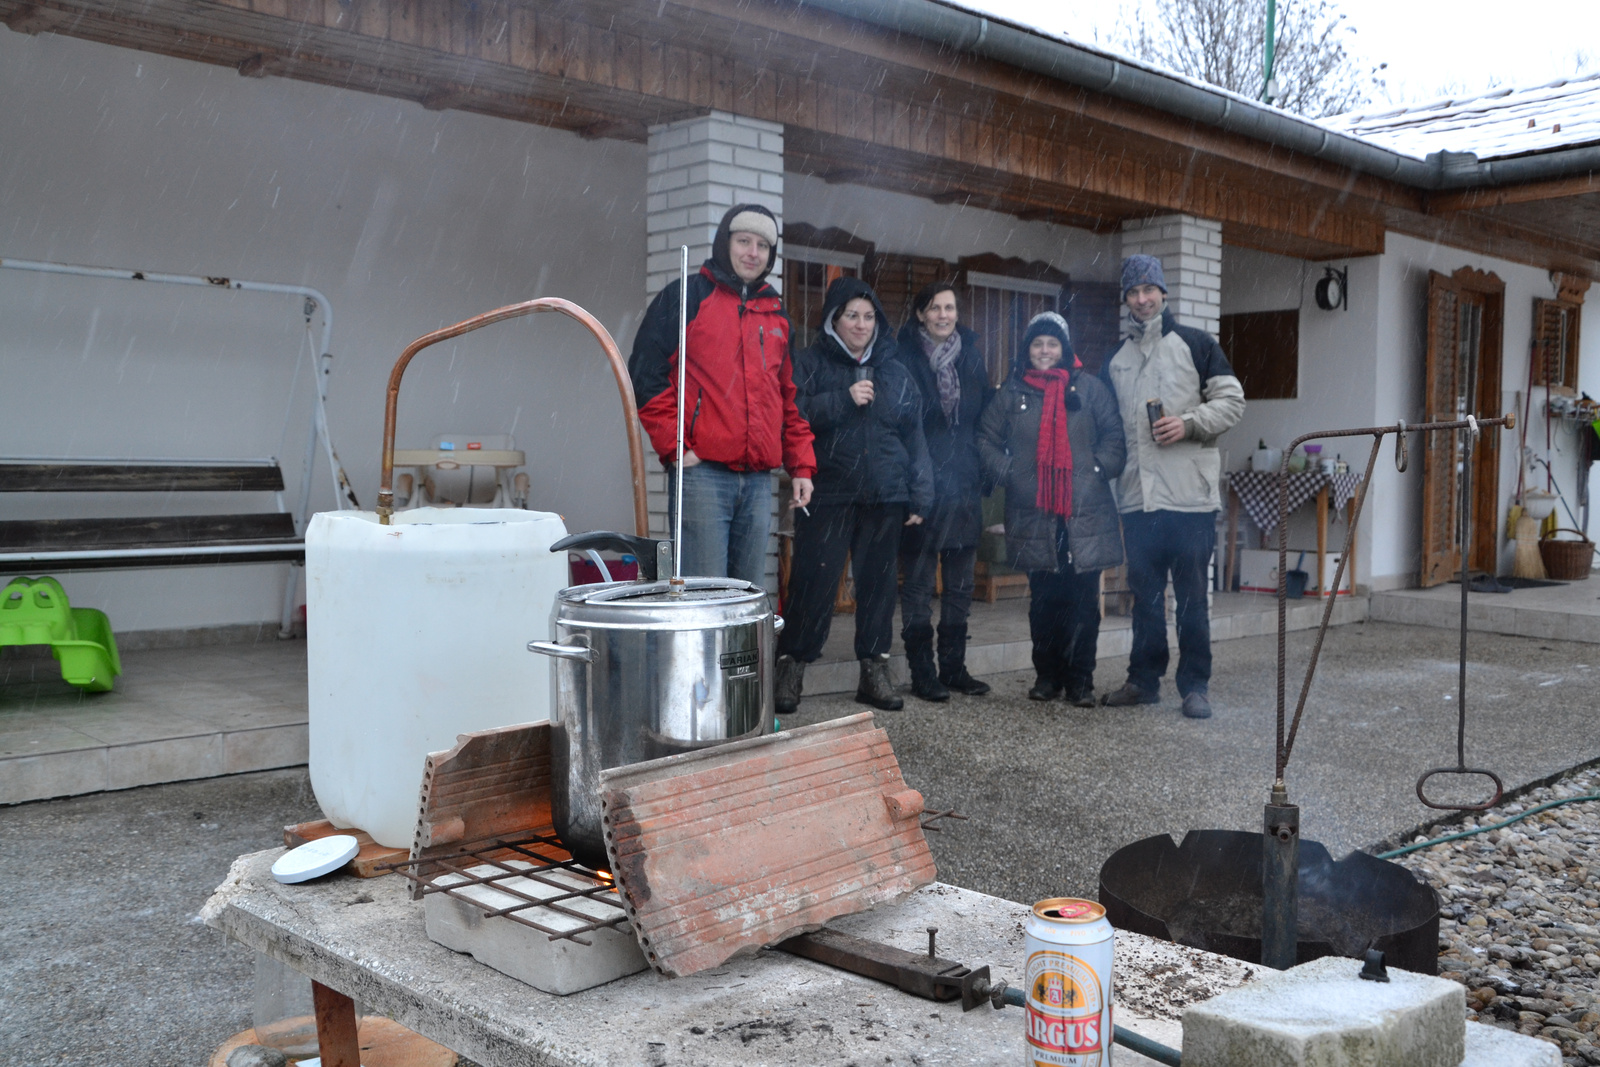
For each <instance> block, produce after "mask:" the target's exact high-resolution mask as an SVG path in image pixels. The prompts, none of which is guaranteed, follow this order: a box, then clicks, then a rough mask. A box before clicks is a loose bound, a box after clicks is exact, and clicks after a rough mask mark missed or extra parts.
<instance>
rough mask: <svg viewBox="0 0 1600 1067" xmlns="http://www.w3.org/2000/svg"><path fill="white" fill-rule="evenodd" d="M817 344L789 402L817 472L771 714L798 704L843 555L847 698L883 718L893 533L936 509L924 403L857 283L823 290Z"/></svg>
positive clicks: (868, 292)
mask: <svg viewBox="0 0 1600 1067" xmlns="http://www.w3.org/2000/svg"><path fill="white" fill-rule="evenodd" d="M817 332H818V337H817V341H816V343H815V344H813V345H812V346H811V347H810V348H808V349H806V350H805V351H804V352H802V353H800V355H799V356H798V357H796V359H795V364H794V378H795V401H796V403H797V404H798V405H799V407H800V413H801V414H802V415H804V416H805V417H806V420H807V421H808V422H810V424H811V432H812V433H813V434H814V435H815V441H814V443H813V448H814V451H815V453H816V457H817V473H816V476H815V478H814V479H813V480H812V486H813V488H812V496H811V504H810V507H809V508H807V509H803V510H799V511H797V512H796V513H795V518H794V558H793V562H792V565H791V566H790V569H789V590H788V596H787V598H786V600H785V603H784V622H785V626H784V629H783V633H782V635H780V637H779V638H778V663H777V677H776V681H775V689H776V691H777V692H776V696H777V709H778V713H779V714H783V715H788V714H793V713H794V711H795V709H796V707H797V706H798V705H799V703H800V695H801V692H802V689H803V680H804V674H805V665H806V664H807V663H810V662H813V661H814V660H816V659H817V657H818V656H820V655H822V646H823V644H824V643H826V641H827V640H828V629H829V626H830V624H831V623H832V622H833V600H834V591H835V590H837V589H838V588H839V579H840V576H841V575H842V574H843V572H844V566H845V558H846V556H847V555H848V556H849V560H850V567H851V570H852V572H853V573H854V575H855V584H856V615H855V623H856V637H855V652H856V658H857V659H858V660H860V662H861V681H860V684H859V685H858V687H857V689H856V699H857V700H858V701H860V702H861V703H863V704H871V705H872V706H873V707H876V708H882V709H884V710H886V711H894V710H898V709H899V708H900V707H901V706H902V701H901V699H900V697H899V696H898V695H896V693H895V691H894V685H893V683H892V681H891V680H890V678H889V648H890V644H891V642H892V641H893V639H894V604H895V594H896V574H895V563H896V559H897V557H898V554H899V550H900V534H901V531H902V530H903V529H904V528H905V527H907V526H914V525H917V524H918V523H920V522H922V518H923V516H924V515H926V514H927V513H928V510H929V508H930V507H931V506H932V504H933V473H932V469H931V467H930V466H929V463H928V447H927V443H926V441H925V440H924V438H923V435H922V398H921V396H920V395H919V394H918V392H917V387H916V386H915V385H914V384H913V383H912V381H911V376H910V375H909V374H908V373H907V372H906V369H905V367H904V365H902V364H901V363H900V362H899V360H896V359H894V358H892V357H893V353H894V348H895V342H894V338H893V336H892V335H891V333H890V331H889V328H888V322H887V320H886V319H885V318H884V314H883V306H882V305H881V304H879V303H878V297H877V294H876V293H874V292H873V291H872V287H871V286H869V285H868V284H867V283H866V282H863V281H861V280H860V279H859V278H840V279H838V280H837V281H835V282H834V283H833V284H832V285H830V286H828V291H827V293H826V295H825V296H824V298H823V305H822V321H821V323H820V324H819V329H818V331H817Z"/></svg>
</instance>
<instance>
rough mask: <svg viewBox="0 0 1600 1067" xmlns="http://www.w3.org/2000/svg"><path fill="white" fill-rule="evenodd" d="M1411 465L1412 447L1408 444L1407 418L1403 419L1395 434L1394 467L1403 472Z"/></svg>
mask: <svg viewBox="0 0 1600 1067" xmlns="http://www.w3.org/2000/svg"><path fill="white" fill-rule="evenodd" d="M1409 466H1411V448H1410V446H1409V445H1407V444H1406V420H1405V419H1401V420H1400V424H1399V428H1398V429H1397V430H1396V431H1395V436H1394V469H1395V470H1397V471H1399V472H1400V473H1401V474H1404V473H1405V472H1406V468H1407V467H1409Z"/></svg>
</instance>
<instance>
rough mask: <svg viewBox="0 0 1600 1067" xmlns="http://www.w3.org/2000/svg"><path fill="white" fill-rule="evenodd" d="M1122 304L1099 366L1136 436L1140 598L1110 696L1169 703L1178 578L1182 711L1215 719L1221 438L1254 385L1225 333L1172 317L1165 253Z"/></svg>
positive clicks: (1130, 512)
mask: <svg viewBox="0 0 1600 1067" xmlns="http://www.w3.org/2000/svg"><path fill="white" fill-rule="evenodd" d="M1122 299H1123V303H1124V305H1125V307H1124V310H1123V316H1122V336H1123V342H1122V345H1121V347H1119V348H1118V349H1117V351H1116V352H1115V353H1114V354H1113V355H1112V357H1111V358H1110V359H1109V360H1107V361H1106V363H1105V366H1104V367H1103V368H1101V372H1100V373H1101V374H1102V376H1103V377H1104V378H1105V380H1106V381H1107V382H1108V383H1109V384H1110V385H1111V388H1112V390H1113V391H1114V392H1115V393H1116V395H1117V406H1118V409H1119V411H1120V412H1121V413H1122V430H1123V433H1124V434H1125V435H1126V437H1127V441H1128V463H1127V466H1126V467H1125V468H1124V469H1123V472H1122V477H1121V478H1120V479H1118V482H1117V486H1116V491H1117V510H1118V511H1120V512H1121V513H1122V537H1123V542H1124V545H1125V547H1126V550H1127V556H1128V588H1129V589H1130V590H1131V591H1132V593H1133V650H1132V652H1131V653H1130V654H1129V657H1128V681H1127V683H1126V684H1125V685H1123V687H1122V688H1121V689H1118V690H1116V691H1115V692H1112V693H1109V694H1107V695H1106V698H1105V703H1106V704H1107V705H1108V706H1110V707H1126V706H1129V705H1133V704H1156V703H1159V702H1160V700H1161V677H1162V675H1164V674H1166V672H1167V658H1168V653H1167V625H1166V610H1165V599H1166V588H1167V579H1168V576H1169V575H1170V576H1171V579H1172V591H1173V595H1174V596H1175V597H1176V599H1177V624H1178V626H1177V628H1178V670H1177V672H1176V673H1175V674H1174V676H1173V680H1174V681H1175V682H1176V683H1177V686H1178V695H1179V696H1180V697H1182V698H1183V713H1184V714H1185V715H1186V716H1188V717H1189V718H1192V719H1205V718H1209V717H1210V716H1211V701H1210V698H1209V695H1208V692H1207V690H1208V689H1209V687H1210V683H1211V615H1210V609H1209V607H1208V606H1207V603H1206V578H1207V571H1208V568H1209V565H1210V562H1211V554H1212V552H1213V551H1214V550H1215V548H1216V515H1217V511H1218V510H1219V509H1220V508H1221V507H1222V494H1221V485H1222V458H1221V455H1220V454H1219V453H1218V451H1217V438H1218V437H1220V436H1222V434H1223V433H1225V432H1227V430H1229V429H1230V428H1231V427H1233V426H1234V424H1236V423H1237V422H1238V421H1239V419H1240V417H1241V416H1243V415H1244V389H1243V387H1242V386H1240V384H1239V379H1238V377H1236V376H1235V375H1234V373H1233V367H1232V366H1231V365H1230V364H1229V363H1228V357H1227V356H1225V355H1223V352H1222V348H1221V346H1219V345H1218V344H1217V342H1216V339H1215V338H1214V337H1212V336H1211V335H1210V334H1208V333H1206V332H1205V331H1203V330H1197V329H1195V328H1193V327H1191V326H1180V325H1179V324H1178V322H1177V320H1176V319H1174V318H1173V316H1172V311H1171V309H1170V308H1168V307H1167V283H1166V278H1165V277H1164V275H1163V274H1162V270H1161V261H1160V260H1159V259H1156V258H1155V257H1154V256H1144V255H1138V256H1129V257H1128V258H1127V259H1126V260H1125V261H1124V262H1123V264H1122Z"/></svg>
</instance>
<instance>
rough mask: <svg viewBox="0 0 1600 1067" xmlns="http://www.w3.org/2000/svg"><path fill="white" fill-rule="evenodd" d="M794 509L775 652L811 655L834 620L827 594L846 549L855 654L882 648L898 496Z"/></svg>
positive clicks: (901, 520)
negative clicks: (893, 499)
mask: <svg viewBox="0 0 1600 1067" xmlns="http://www.w3.org/2000/svg"><path fill="white" fill-rule="evenodd" d="M810 510H811V514H810V516H807V515H806V514H805V512H803V511H796V512H795V516H794V555H793V557H792V560H791V564H790V567H789V595H788V598H787V599H786V600H785V601H784V605H783V615H784V619H783V621H784V627H783V633H782V634H780V635H779V636H778V654H779V655H780V656H793V657H794V658H795V659H797V660H799V661H800V662H801V663H811V662H813V661H814V660H815V659H816V658H817V657H818V656H820V655H822V646H823V645H824V644H826V643H827V641H828V629H829V627H830V626H832V625H833V598H834V593H835V592H836V591H837V590H838V588H839V576H840V575H841V574H843V573H844V562H845V554H846V553H849V556H850V569H851V571H852V572H853V573H854V574H855V579H856V658H857V659H866V658H867V657H868V656H881V655H884V654H885V653H887V652H888V651H889V648H890V646H891V645H892V644H893V642H894V601H895V578H896V576H895V560H896V558H897V557H898V556H899V553H900V528H901V527H902V526H904V525H905V521H906V506H905V505H904V504H882V505H866V504H812V505H811V509H810Z"/></svg>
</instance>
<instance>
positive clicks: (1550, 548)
mask: <svg viewBox="0 0 1600 1067" xmlns="http://www.w3.org/2000/svg"><path fill="white" fill-rule="evenodd" d="M1562 532H1563V531H1562V530H1560V529H1558V530H1556V533H1562ZM1564 532H1566V533H1571V534H1578V537H1580V538H1582V540H1578V541H1557V540H1555V539H1554V538H1551V537H1547V538H1545V539H1544V540H1543V541H1540V542H1539V555H1540V557H1541V558H1543V560H1544V569H1545V570H1546V571H1547V572H1548V573H1549V575H1550V577H1552V578H1554V579H1555V580H1556V581H1558V582H1576V581H1579V580H1580V579H1583V578H1587V577H1589V563H1590V561H1591V560H1592V559H1593V558H1594V542H1593V541H1591V540H1589V539H1588V538H1587V537H1584V536H1583V534H1581V533H1578V531H1577V530H1566V531H1564Z"/></svg>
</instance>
